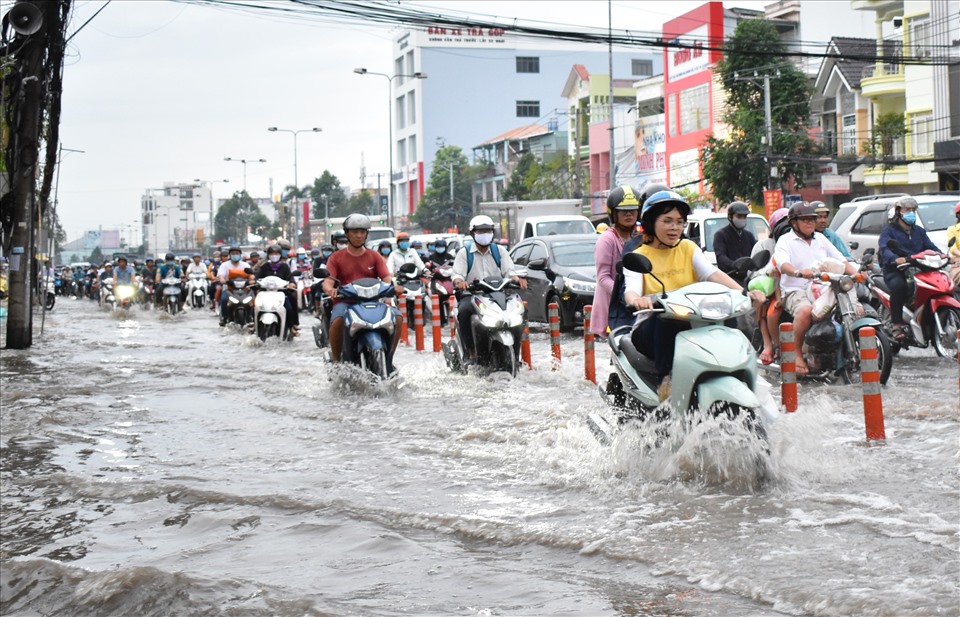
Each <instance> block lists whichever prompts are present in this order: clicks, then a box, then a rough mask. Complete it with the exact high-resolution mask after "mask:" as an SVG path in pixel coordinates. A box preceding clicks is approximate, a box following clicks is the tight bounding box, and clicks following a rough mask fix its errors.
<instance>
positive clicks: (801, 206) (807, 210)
mask: <svg viewBox="0 0 960 617" xmlns="http://www.w3.org/2000/svg"><path fill="white" fill-rule="evenodd" d="M789 216H790V220H791V221H793V220H796V219H798V218H803V217H813V218H816V216H817V212H816V210H814V209H813V206H811V205H810V204H808V203H807V202H805V201H799V202H797V203H795V204H793V205H792V206H790V215H789Z"/></svg>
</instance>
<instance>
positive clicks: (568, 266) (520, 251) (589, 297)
mask: <svg viewBox="0 0 960 617" xmlns="http://www.w3.org/2000/svg"><path fill="white" fill-rule="evenodd" d="M599 237H600V236H599V235H598V234H595V233H594V234H566V235H559V234H556V235H550V236H539V237H535V238H527V239H525V240H522V241H520V242H519V243H517V245H516V246H515V247H513V250H511V251H510V258H511V259H513V263H514V265H515V266H516V267H518V268H526V269H527V288H526V289H521V290H520V297H521V298H523V300H524V301H525V302H526V303H527V319H528V320H530V321H539V322H547V321H548V312H547V307H548V305H549V304H550V303H551V302H556V303H558V304H559V305H560V315H559V316H560V330H562V331H570V330H573V329H574V328H575V327H576V326H578V325H581V324H582V323H583V308H584V307H585V306H587V305H589V304H593V293H594V291H595V290H596V288H597V265H596V259H595V257H594V250H595V249H596V246H597V239H598V238H599Z"/></svg>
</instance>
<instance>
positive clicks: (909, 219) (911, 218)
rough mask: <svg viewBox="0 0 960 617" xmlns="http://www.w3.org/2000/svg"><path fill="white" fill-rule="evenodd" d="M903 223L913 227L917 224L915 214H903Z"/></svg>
mask: <svg viewBox="0 0 960 617" xmlns="http://www.w3.org/2000/svg"><path fill="white" fill-rule="evenodd" d="M901 218H902V219H903V222H904V223H906V224H907V225H913V224H914V223H916V222H917V213H916V212H905V213H904V214H903V216H902V217H901Z"/></svg>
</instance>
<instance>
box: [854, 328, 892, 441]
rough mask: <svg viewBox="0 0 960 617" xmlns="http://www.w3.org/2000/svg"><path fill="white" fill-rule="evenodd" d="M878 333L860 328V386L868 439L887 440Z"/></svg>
mask: <svg viewBox="0 0 960 617" xmlns="http://www.w3.org/2000/svg"><path fill="white" fill-rule="evenodd" d="M877 358H878V355H877V333H876V331H875V330H874V329H873V328H871V327H869V326H868V327H865V328H860V385H861V386H862V387H863V421H864V425H865V426H866V430H867V439H886V438H887V436H886V432H885V431H884V428H883V396H882V395H881V394H880V363H879V362H878V360H877Z"/></svg>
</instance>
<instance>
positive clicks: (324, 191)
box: [305, 169, 353, 218]
mask: <svg viewBox="0 0 960 617" xmlns="http://www.w3.org/2000/svg"><path fill="white" fill-rule="evenodd" d="M305 194H307V195H309V196H310V197H311V199H313V201H314V203H316V204H317V207H318V208H319V209H320V212H325V211H326V209H325V205H326V204H327V203H328V202H329V205H330V217H331V218H333V217H338V216H347V215H348V214H350V213H351V212H353V210H351V209H350V202H349V200H348V199H347V194H346V192H345V191H344V190H343V187H342V186H341V185H340V178H338V177H336V176H335V175H333V174H332V173H330V170H328V169H324V170H323V174H321V175H320V177H319V178H316V179H314V181H313V183H312V184H310V185H309V186H307V187H305ZM324 195H326V198H324Z"/></svg>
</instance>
